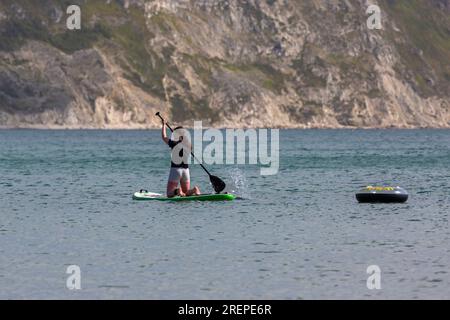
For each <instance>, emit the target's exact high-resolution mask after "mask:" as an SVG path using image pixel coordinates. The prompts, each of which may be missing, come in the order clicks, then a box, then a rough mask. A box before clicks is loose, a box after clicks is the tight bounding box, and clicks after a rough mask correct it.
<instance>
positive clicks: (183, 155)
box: [161, 118, 201, 198]
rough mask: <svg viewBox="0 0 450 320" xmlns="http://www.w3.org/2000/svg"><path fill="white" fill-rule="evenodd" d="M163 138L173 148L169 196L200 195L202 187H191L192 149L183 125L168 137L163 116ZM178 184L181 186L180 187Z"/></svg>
mask: <svg viewBox="0 0 450 320" xmlns="http://www.w3.org/2000/svg"><path fill="white" fill-rule="evenodd" d="M161 122H162V130H161V137H162V140H163V141H164V142H165V143H166V144H167V145H168V146H169V147H170V148H171V149H172V161H171V166H170V173H169V179H168V181H167V197H169V198H171V197H175V196H180V197H186V196H199V195H200V194H201V192H200V188H199V187H198V186H195V187H194V188H192V189H191V178H190V172H189V165H188V159H189V157H190V153H189V152H183V150H185V151H187V150H191V143H190V141H189V138H188V136H187V134H186V131H185V129H184V128H183V127H177V128H175V129H174V131H173V132H172V135H171V137H170V139H169V138H168V137H167V132H166V131H167V125H166V122H165V121H164V119H162V118H161ZM178 184H179V185H180V187H178Z"/></svg>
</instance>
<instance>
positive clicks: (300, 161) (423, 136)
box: [0, 130, 450, 299]
mask: <svg viewBox="0 0 450 320" xmlns="http://www.w3.org/2000/svg"><path fill="white" fill-rule="evenodd" d="M159 135H160V134H159V131H28V130H10V131H7V130H6V131H0V299H22V298H32V299H53V298H64V299H96V298H100V299H106V298H112V299H131V298H138V299H139V298H146V299H203V298H205V299H210V298H214V299H285V298H286V299H318V298H325V299H331V298H344V299H349V298H362V299H373V298H375V299H382V298H387V299H393V298H400V299H406V298H437V299H440V298H446V299H450V232H449V224H448V214H449V212H450V131H449V130H405V131H403V130H367V131H364V130H355V131H351V130H286V131H281V132H280V170H279V173H278V174H277V175H273V176H261V175H260V168H259V166H255V165H252V166H233V165H220V166H209V168H210V169H211V171H212V172H213V174H215V175H218V176H220V177H222V178H224V180H226V182H227V183H228V185H229V190H230V191H235V192H236V193H237V194H238V195H239V196H240V197H241V199H239V200H237V201H234V202H229V203H197V202H190V203H158V202H134V201H132V200H131V196H132V194H133V192H135V191H138V190H139V189H141V188H144V189H147V190H149V191H155V192H162V191H164V189H165V184H166V180H167V174H168V169H169V168H168V164H169V161H170V159H169V157H170V154H169V151H168V149H167V147H166V146H164V145H163V144H162V142H161V141H160V137H159ZM191 175H192V180H193V183H195V184H198V185H200V186H201V187H202V189H203V190H205V191H208V192H210V191H211V189H210V186H209V185H208V179H207V177H206V176H205V174H204V172H203V171H201V169H200V168H199V167H198V166H193V167H192V169H191ZM369 184H372V185H376V184H387V185H394V186H397V185H399V186H402V187H404V188H405V189H407V190H408V191H409V193H410V199H409V200H408V202H407V203H406V204H390V205H387V204H364V205H363V204H358V203H357V202H356V200H355V196H354V194H355V191H357V190H358V189H359V188H360V187H362V186H366V185H369ZM69 265H78V266H80V268H81V286H82V289H81V290H78V291H76V290H75V291H70V290H68V289H67V288H66V279H67V277H68V276H69V275H68V274H66V269H67V267H68V266H69ZM370 265H378V266H379V267H380V269H381V286H382V288H381V290H368V289H367V286H366V281H367V277H368V276H369V275H368V274H367V273H366V269H367V267H368V266H370Z"/></svg>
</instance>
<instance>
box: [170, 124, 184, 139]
mask: <svg viewBox="0 0 450 320" xmlns="http://www.w3.org/2000/svg"><path fill="white" fill-rule="evenodd" d="M185 137H187V134H186V130H185V129H184V128H183V127H182V126H179V127H176V128H175V129H174V130H173V132H172V135H171V136H170V140H172V141H180V142H182V141H183V140H184V139H185Z"/></svg>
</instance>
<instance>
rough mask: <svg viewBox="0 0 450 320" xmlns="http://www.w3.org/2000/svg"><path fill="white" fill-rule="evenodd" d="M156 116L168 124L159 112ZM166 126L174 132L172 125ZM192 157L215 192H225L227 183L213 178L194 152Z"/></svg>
mask: <svg viewBox="0 0 450 320" xmlns="http://www.w3.org/2000/svg"><path fill="white" fill-rule="evenodd" d="M156 116H158V117H159V118H160V119H161V120H162V121H164V122H166V121H165V120H164V119H163V117H161V114H160V113H159V112H157V113H156ZM166 125H167V127H168V128H169V130H170V131H172V132H173V129H172V128H171V127H170V125H169V124H168V123H167V122H166ZM191 155H192V156H193V157H194V159H195V160H197V162H198V163H199V164H200V166H201V167H202V168H203V170H205V172H206V173H207V174H208V176H209V181H211V184H212V186H213V188H214V191H216V193H221V192H222V191H223V190H225V187H226V186H227V185H226V184H225V182H223V180H222V179H220V178H219V177H216V176H213V175H212V174H211V173H209V171H208V170H207V169H206V168H205V166H204V165H203V164H201V163H200V161H198V159H197V157H196V156H195V154H194V152H192V151H191Z"/></svg>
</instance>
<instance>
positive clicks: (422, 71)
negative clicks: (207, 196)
mask: <svg viewBox="0 0 450 320" xmlns="http://www.w3.org/2000/svg"><path fill="white" fill-rule="evenodd" d="M70 4H78V5H79V6H80V7H81V11H82V30H80V31H69V30H67V28H66V19H67V17H68V15H67V14H66V8H67V7H68V6H69V5H70ZM370 4H377V5H379V6H380V8H381V14H382V26H383V29H382V30H369V29H368V28H367V24H366V20H367V18H368V15H367V14H366V9H367V8H368V6H369V5H370ZM156 111H162V113H165V114H166V115H167V116H168V117H170V118H171V119H173V121H175V122H177V123H184V124H187V125H189V124H192V120H203V121H204V124H205V125H211V126H227V127H302V128H303V127H319V128H324V127H450V1H449V0H432V1H428V0H403V1H402V0H384V1H381V0H378V1H375V0H373V1H368V0H367V1H366V0H345V1H342V0H304V1H300V0H241V1H238V0H216V1H207V0H196V1H193V0H192V1H190V0H178V1H176V0H153V1H143V0H134V1H133V0H129V1H125V0H122V1H119V0H117V1H112V0H110V1H104V0H103V1H101V0H89V1H80V0H78V1H53V0H45V1H39V2H37V1H32V0H29V1H25V0H20V1H8V0H0V127H39V128H44V127H50V128H151V127H155V126H156V125H158V121H157V119H156V118H155V117H154V113H155V112H156Z"/></svg>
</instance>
